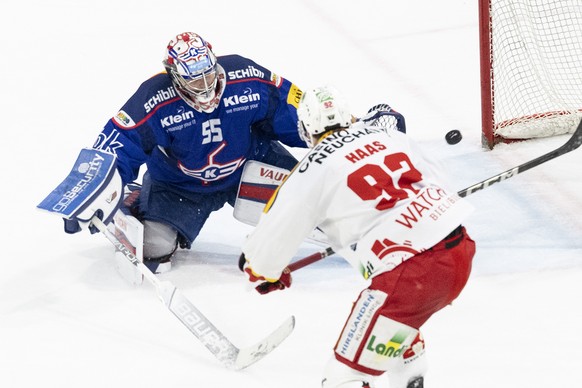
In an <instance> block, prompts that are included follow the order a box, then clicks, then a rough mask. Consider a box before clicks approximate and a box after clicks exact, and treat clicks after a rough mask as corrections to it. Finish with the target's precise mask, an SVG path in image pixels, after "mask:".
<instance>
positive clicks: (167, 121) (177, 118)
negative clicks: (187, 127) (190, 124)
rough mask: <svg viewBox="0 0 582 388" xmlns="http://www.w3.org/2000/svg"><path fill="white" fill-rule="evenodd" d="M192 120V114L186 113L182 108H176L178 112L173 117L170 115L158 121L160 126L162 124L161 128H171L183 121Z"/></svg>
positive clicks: (190, 112)
mask: <svg viewBox="0 0 582 388" xmlns="http://www.w3.org/2000/svg"><path fill="white" fill-rule="evenodd" d="M193 118H194V112H192V111H191V110H190V111H186V110H185V109H184V107H182V106H181V107H180V108H178V112H177V114H175V115H170V116H166V117H164V118H162V119H161V120H160V124H162V128H167V127H171V126H172V125H174V124H180V123H182V122H184V121H188V120H192V119H193Z"/></svg>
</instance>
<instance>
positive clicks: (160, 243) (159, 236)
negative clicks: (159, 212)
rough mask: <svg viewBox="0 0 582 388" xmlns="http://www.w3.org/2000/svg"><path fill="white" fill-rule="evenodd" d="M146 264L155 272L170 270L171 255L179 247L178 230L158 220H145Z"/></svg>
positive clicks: (144, 255) (144, 244)
mask: <svg viewBox="0 0 582 388" xmlns="http://www.w3.org/2000/svg"><path fill="white" fill-rule="evenodd" d="M143 241H144V243H143V257H144V264H145V265H146V266H147V267H148V268H149V269H150V270H151V271H152V272H154V273H162V272H168V271H169V270H170V268H171V261H170V259H171V257H172V256H173V254H174V252H176V249H177V248H178V232H177V231H176V229H174V228H173V227H171V226H169V225H166V224H164V223H162V222H157V221H149V220H145V221H144V237H143Z"/></svg>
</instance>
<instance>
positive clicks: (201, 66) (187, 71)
mask: <svg viewBox="0 0 582 388" xmlns="http://www.w3.org/2000/svg"><path fill="white" fill-rule="evenodd" d="M163 63H164V67H165V68H166V71H167V72H168V74H169V75H170V77H171V78H172V83H173V84H174V87H175V88H176V91H177V92H178V94H179V95H180V97H182V98H183V99H184V100H186V102H188V103H189V105H191V106H192V107H193V108H194V109H196V110H198V111H202V112H207V113H210V112H212V111H213V110H214V109H215V108H216V107H217V106H218V103H219V102H220V96H221V95H222V89H223V88H224V82H223V80H224V74H223V73H221V72H220V71H219V70H220V69H221V68H220V67H219V66H218V64H217V61H216V56H215V55H214V53H213V52H212V46H211V45H210V43H208V42H207V41H205V40H204V39H202V37H201V36H200V35H198V34H195V33H193V32H184V33H182V34H179V35H177V36H176V37H175V38H174V39H172V40H171V41H170V42H169V43H168V47H167V49H166V57H165V58H164V61H163Z"/></svg>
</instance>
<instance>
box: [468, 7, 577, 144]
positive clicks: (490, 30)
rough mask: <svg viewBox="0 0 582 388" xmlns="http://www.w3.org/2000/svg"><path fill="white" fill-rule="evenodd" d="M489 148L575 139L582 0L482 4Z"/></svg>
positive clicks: (485, 129) (484, 120)
mask: <svg viewBox="0 0 582 388" xmlns="http://www.w3.org/2000/svg"><path fill="white" fill-rule="evenodd" d="M479 30H480V31H479V40H480V42H479V43H480V59H481V64H480V67H481V104H482V130H483V146H484V147H488V148H493V147H494V145H495V144H497V143H500V142H506V143H507V142H511V141H515V140H525V139H531V138H537V137H546V136H554V135H560V134H565V133H572V132H573V131H574V130H575V129H576V126H577V125H578V123H579V122H580V118H581V117H582V0H479Z"/></svg>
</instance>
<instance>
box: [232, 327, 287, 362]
mask: <svg viewBox="0 0 582 388" xmlns="http://www.w3.org/2000/svg"><path fill="white" fill-rule="evenodd" d="M294 328H295V317H294V316H290V317H289V318H287V319H286V320H285V321H284V322H283V323H282V324H281V326H279V327H278V328H277V329H276V330H275V331H273V332H272V333H271V334H269V335H268V336H267V337H265V338H264V339H263V340H262V341H260V342H258V343H256V344H255V345H253V346H249V347H247V348H242V349H240V350H239V352H238V355H237V358H236V361H235V363H234V369H235V370H241V369H244V368H246V367H248V366H249V365H252V364H254V363H255V362H257V361H259V360H261V359H262V358H263V357H265V356H266V355H267V354H269V353H270V352H271V351H272V350H273V349H275V348H276V347H277V346H279V345H280V344H281V343H282V342H283V341H284V340H285V339H286V338H287V337H288V336H289V335H290V334H291V333H292V332H293V329H294Z"/></svg>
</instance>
